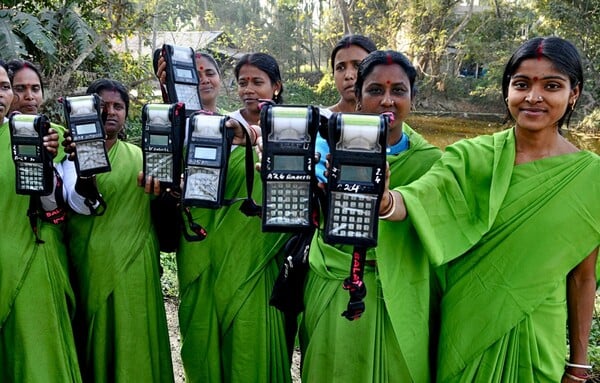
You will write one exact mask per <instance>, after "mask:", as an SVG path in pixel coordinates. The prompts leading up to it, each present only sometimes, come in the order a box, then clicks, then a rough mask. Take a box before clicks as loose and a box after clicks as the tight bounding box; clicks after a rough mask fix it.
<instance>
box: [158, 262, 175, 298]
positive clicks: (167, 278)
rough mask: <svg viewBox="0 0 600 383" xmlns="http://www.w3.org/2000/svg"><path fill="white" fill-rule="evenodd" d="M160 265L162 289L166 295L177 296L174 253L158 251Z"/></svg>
mask: <svg viewBox="0 0 600 383" xmlns="http://www.w3.org/2000/svg"><path fill="white" fill-rule="evenodd" d="M160 265H161V266H162V276H161V283H162V291H163V295H164V296H166V297H174V298H177V297H178V295H179V283H178V279H177V258H176V253H162V252H161V253H160Z"/></svg>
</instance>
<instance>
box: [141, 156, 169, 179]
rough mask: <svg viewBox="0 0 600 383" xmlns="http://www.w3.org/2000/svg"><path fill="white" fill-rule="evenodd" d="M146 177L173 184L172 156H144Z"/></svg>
mask: <svg viewBox="0 0 600 383" xmlns="http://www.w3.org/2000/svg"><path fill="white" fill-rule="evenodd" d="M146 175H147V176H152V177H153V178H155V179H158V180H159V181H160V182H174V180H173V154H171V153H160V154H159V153H152V154H147V155H146Z"/></svg>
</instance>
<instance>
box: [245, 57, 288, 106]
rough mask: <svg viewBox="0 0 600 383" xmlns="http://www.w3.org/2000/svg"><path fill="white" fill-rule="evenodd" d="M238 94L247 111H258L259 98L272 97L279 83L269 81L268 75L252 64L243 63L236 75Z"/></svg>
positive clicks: (278, 88) (278, 87)
mask: <svg viewBox="0 0 600 383" xmlns="http://www.w3.org/2000/svg"><path fill="white" fill-rule="evenodd" d="M237 82H238V95H239V96H240V99H241V100H242V103H243V104H244V108H245V109H247V110H248V111H253V112H258V111H259V107H258V100H259V99H273V98H274V94H275V92H279V90H280V88H281V85H280V84H279V83H276V84H273V83H271V79H270V78H269V76H268V75H267V74H266V73H265V72H263V71H262V70H260V69H258V68H257V67H255V66H254V65H250V64H245V65H242V67H241V68H240V72H239V75H238V79H237Z"/></svg>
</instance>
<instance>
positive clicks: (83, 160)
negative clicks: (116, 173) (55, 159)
mask: <svg viewBox="0 0 600 383" xmlns="http://www.w3.org/2000/svg"><path fill="white" fill-rule="evenodd" d="M62 102H63V106H64V112H65V119H66V121H67V127H68V128H69V131H70V134H71V138H72V140H73V142H74V143H75V144H76V148H75V152H76V153H77V156H76V157H75V169H76V171H77V175H79V176H80V177H90V176H92V175H94V174H99V173H105V172H109V171H110V162H109V160H108V154H107V152H106V145H105V137H106V132H105V131H104V124H103V122H102V117H101V101H100V96H98V95H97V94H91V95H87V96H74V97H65V98H64V99H63V100H62Z"/></svg>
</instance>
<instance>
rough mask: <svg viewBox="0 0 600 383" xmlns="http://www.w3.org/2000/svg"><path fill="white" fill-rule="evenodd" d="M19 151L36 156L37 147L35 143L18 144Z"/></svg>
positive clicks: (24, 154)
mask: <svg viewBox="0 0 600 383" xmlns="http://www.w3.org/2000/svg"><path fill="white" fill-rule="evenodd" d="M17 147H18V152H19V154H20V155H22V156H36V155H37V148H36V146H35V145H18V146H17Z"/></svg>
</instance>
